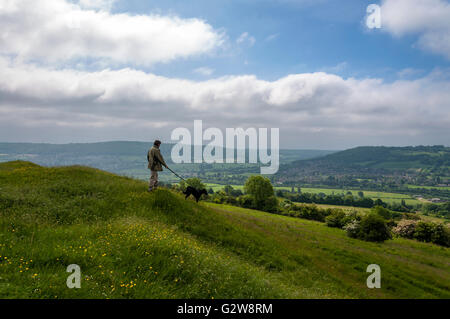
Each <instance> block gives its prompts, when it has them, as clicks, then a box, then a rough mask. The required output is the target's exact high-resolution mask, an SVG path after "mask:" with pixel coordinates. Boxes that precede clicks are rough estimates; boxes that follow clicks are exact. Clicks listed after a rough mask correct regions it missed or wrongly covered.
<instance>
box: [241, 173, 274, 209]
mask: <svg viewBox="0 0 450 319" xmlns="http://www.w3.org/2000/svg"><path fill="white" fill-rule="evenodd" d="M244 191H245V193H246V194H248V195H250V196H251V197H252V198H253V199H254V204H255V206H256V208H257V209H259V210H264V211H270V212H273V211H276V210H277V204H278V202H277V199H276V198H275V193H274V191H273V186H272V184H271V183H270V180H269V179H268V178H266V177H262V176H259V175H255V176H250V177H249V178H248V179H247V181H246V182H245V185H244Z"/></svg>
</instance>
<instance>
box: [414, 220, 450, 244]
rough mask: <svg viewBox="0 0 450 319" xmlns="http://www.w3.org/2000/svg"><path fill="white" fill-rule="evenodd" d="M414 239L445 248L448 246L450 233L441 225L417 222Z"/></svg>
mask: <svg viewBox="0 0 450 319" xmlns="http://www.w3.org/2000/svg"><path fill="white" fill-rule="evenodd" d="M414 238H415V239H417V240H419V241H424V242H428V243H429V242H431V243H434V244H436V245H441V246H445V247H449V246H450V231H449V229H448V228H447V227H446V226H445V225H443V224H435V223H429V222H418V223H417V226H416V230H415V232H414Z"/></svg>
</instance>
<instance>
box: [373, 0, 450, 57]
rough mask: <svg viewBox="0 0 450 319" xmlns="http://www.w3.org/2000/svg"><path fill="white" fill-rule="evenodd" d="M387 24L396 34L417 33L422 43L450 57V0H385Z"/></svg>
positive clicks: (423, 47)
mask: <svg viewBox="0 0 450 319" xmlns="http://www.w3.org/2000/svg"><path fill="white" fill-rule="evenodd" d="M381 15H382V25H383V28H384V29H386V30H387V31H388V32H390V33H392V34H393V35H394V36H403V35H406V34H417V35H418V36H419V40H418V45H419V46H420V47H421V48H422V49H424V50H427V51H431V52H433V53H437V54H440V55H443V56H445V57H447V58H448V59H450V3H449V2H448V1H446V0H384V1H383V4H382V7H381Z"/></svg>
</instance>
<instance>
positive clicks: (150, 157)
mask: <svg viewBox="0 0 450 319" xmlns="http://www.w3.org/2000/svg"><path fill="white" fill-rule="evenodd" d="M160 145H161V141H159V140H156V141H155V143H153V147H152V148H151V149H150V150H149V151H148V153H147V161H148V168H149V169H150V171H151V174H150V184H149V186H148V191H149V192H151V191H152V190H153V189H156V188H157V187H158V172H161V171H162V170H163V169H162V166H161V165H164V167H165V168H167V164H166V162H165V161H164V158H163V156H162V155H161V151H160V150H159V146H160Z"/></svg>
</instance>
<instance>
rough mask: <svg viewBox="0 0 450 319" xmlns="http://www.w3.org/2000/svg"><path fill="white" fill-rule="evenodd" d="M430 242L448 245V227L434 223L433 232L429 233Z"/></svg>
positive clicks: (449, 237)
mask: <svg viewBox="0 0 450 319" xmlns="http://www.w3.org/2000/svg"><path fill="white" fill-rule="evenodd" d="M431 242H432V243H434V244H436V245H441V246H444V247H450V231H449V229H448V228H447V227H446V226H444V225H442V224H437V225H435V226H434V230H433V234H432V235H431Z"/></svg>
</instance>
